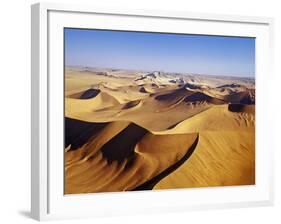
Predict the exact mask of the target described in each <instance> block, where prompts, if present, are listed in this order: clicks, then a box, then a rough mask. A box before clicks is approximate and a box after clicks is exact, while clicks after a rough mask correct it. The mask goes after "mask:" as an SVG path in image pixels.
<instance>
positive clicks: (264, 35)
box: [31, 3, 273, 220]
mask: <svg viewBox="0 0 281 224" xmlns="http://www.w3.org/2000/svg"><path fill="white" fill-rule="evenodd" d="M31 13H32V21H31V24H32V35H31V36H32V40H31V42H32V149H31V158H32V159H31V160H32V164H31V178H32V182H31V214H32V217H33V218H34V219H37V220H50V219H62V218H63V219H65V218H81V217H98V216H112V215H125V214H126V213H127V212H128V211H129V212H130V214H141V213H153V212H174V211H186V210H194V209H214V208H228V207H248V206H264V205H271V204H272V203H273V164H272V163H273V145H272V143H271V142H272V141H270V140H269V139H270V138H271V136H270V133H268V132H266V130H268V129H269V126H270V122H268V119H269V118H270V112H269V109H267V107H266V104H267V96H268V94H269V88H270V84H271V77H272V75H273V74H272V65H271V63H272V48H273V34H272V32H273V19H272V18H263V17H248V16H232V15H215V14H203V13H190V12H180V11H179V12H167V11H154V10H153V11H149V10H129V11H128V10H124V9H101V8H96V7H92V6H79V5H64V4H50V3H38V4H34V5H32V7H31ZM163 21H164V22H165V23H164V22H163ZM185 25H186V26H185ZM187 25H188V26H187ZM63 27H77V28H103V29H111V30H114V29H116V30H118V29H119V30H140V31H152V32H153V31H160V32H168V31H170V32H175V33H177V32H181V33H196V34H210V35H211V34H213V35H230V36H251V37H255V38H256V40H257V44H256V91H257V92H256V95H257V107H256V111H257V112H256V119H257V121H256V123H257V126H256V148H257V150H256V185H255V186H236V187H212V188H202V189H182V190H164V191H157V192H152V191H150V192H145V191H144V192H122V193H104V194H103V193H101V194H98V195H97V194H87V195H73V196H65V195H64V194H63V185H62V184H63V178H62V175H63V159H62V158H63V146H62V145H61V143H62V141H63V140H62V136H63V131H62V129H61V127H62V126H61V124H62V118H63V114H62V109H63V97H61V96H63V88H64V87H63V36H62V35H63V32H62V30H63V29H62V28H63ZM181 27H184V28H181ZM60 146H61V150H60ZM184 199H188V200H184ZM89 208H90V209H89ZM105 208H106V209H105Z"/></svg>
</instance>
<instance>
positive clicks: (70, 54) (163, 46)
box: [65, 28, 255, 78]
mask: <svg viewBox="0 0 281 224" xmlns="http://www.w3.org/2000/svg"><path fill="white" fill-rule="evenodd" d="M97 52H98V53H97ZM65 66H67V67H90V68H113V69H124V70H142V71H163V72H171V73H189V74H198V75H212V76H233V77H245V78H254V77H255V38H250V37H224V36H208V35H194V34H170V33H148V32H132V31H109V30H89V29H76V28H75V29H73V28H65Z"/></svg>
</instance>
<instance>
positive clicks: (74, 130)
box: [64, 117, 108, 150]
mask: <svg viewBox="0 0 281 224" xmlns="http://www.w3.org/2000/svg"><path fill="white" fill-rule="evenodd" d="M107 124H108V123H93V122H86V121H80V120H76V119H72V118H68V117H65V119H64V130H65V139H64V147H65V148H66V147H68V146H69V145H71V148H70V150H76V149H78V148H79V147H81V146H82V145H84V144H85V143H87V141H88V140H89V139H90V138H91V137H92V136H94V135H96V134H97V133H99V132H100V131H101V130H102V129H103V128H104V127H105V126H106V125H107Z"/></svg>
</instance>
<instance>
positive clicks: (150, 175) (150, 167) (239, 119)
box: [64, 67, 255, 194]
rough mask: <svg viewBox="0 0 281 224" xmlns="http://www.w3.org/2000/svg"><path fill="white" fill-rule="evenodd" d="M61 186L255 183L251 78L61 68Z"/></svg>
mask: <svg viewBox="0 0 281 224" xmlns="http://www.w3.org/2000/svg"><path fill="white" fill-rule="evenodd" d="M64 150H65V194H76V193H93V192H114V191H129V190H149V189H153V190H154V189H176V188H191V187H192V188H194V187H211V186H232V185H252V184H255V81H254V79H250V78H231V77H221V76H220V77H216V76H204V75H194V74H175V73H173V74H172V73H164V72H145V71H128V70H116V69H97V68H75V67H69V68H66V71H65V149H64Z"/></svg>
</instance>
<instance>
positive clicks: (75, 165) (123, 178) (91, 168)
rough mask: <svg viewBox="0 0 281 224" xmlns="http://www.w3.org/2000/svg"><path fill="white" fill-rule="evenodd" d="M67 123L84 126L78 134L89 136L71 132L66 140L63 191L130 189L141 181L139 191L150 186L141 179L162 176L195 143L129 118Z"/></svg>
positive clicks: (190, 138)
mask: <svg viewBox="0 0 281 224" xmlns="http://www.w3.org/2000/svg"><path fill="white" fill-rule="evenodd" d="M71 122H72V124H71V125H75V126H76V127H75V128H78V127H79V126H80V127H81V126H83V127H84V126H85V125H86V129H85V127H84V131H83V133H89V132H91V133H93V135H92V136H88V137H86V138H85V136H84V138H83V137H80V136H79V134H78V135H77V136H75V134H73V135H72V136H71V138H70V137H69V138H68V139H70V140H69V141H68V144H70V145H69V146H66V148H69V151H68V152H67V153H66V156H65V178H66V185H65V193H66V194H71V193H89V192H105V191H124V190H134V189H135V188H137V187H139V186H141V185H143V187H142V189H149V188H152V186H151V184H149V185H147V184H146V182H147V181H153V182H154V184H155V183H157V182H158V181H159V180H160V179H162V178H163V177H165V176H166V175H168V174H169V173H170V172H172V170H174V169H175V168H176V166H179V165H177V164H178V163H182V162H183V160H186V159H187V157H189V155H190V154H191V152H192V151H193V150H194V148H195V146H196V144H197V134H194V133H193V134H182V135H167V136H165V135H154V134H152V133H150V132H149V131H147V130H146V129H144V128H142V127H140V126H138V125H136V124H134V123H129V122H113V123H108V124H104V123H103V124H97V123H92V124H89V123H88V124H84V122H81V121H77V120H72V121H71ZM68 125H70V124H68ZM68 128H71V127H70V126H69V127H68ZM87 129H88V130H89V129H90V131H87ZM93 130H94V131H93ZM97 132H98V133H97ZM72 145H74V146H75V147H72ZM189 151H191V152H189ZM146 185H147V186H146Z"/></svg>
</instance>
